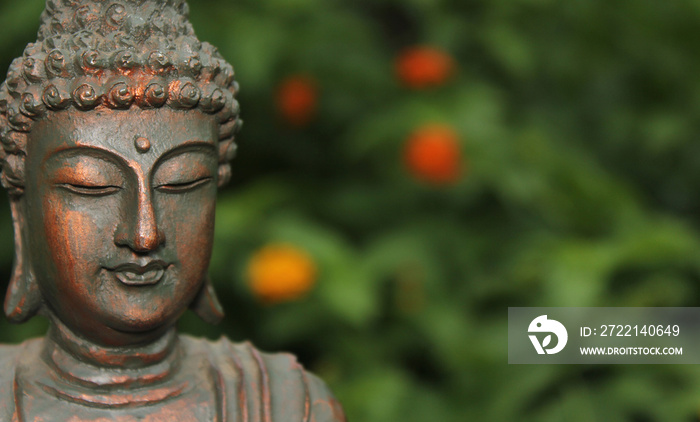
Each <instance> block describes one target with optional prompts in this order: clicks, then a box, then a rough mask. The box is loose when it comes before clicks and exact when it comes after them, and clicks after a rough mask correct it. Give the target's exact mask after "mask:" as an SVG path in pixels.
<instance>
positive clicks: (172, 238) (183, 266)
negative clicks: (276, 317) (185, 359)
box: [0, 0, 240, 345]
mask: <svg viewBox="0 0 700 422" xmlns="http://www.w3.org/2000/svg"><path fill="white" fill-rule="evenodd" d="M187 13H188V10H187V4H186V3H185V1H184V0H117V1H113V2H112V1H102V0H93V1H87V0H47V3H46V10H45V11H44V13H43V14H42V18H41V26H40V29H39V34H38V39H37V41H36V42H35V43H32V44H29V45H28V46H27V48H26V49H25V51H24V54H23V56H22V57H20V58H17V59H15V60H14V61H13V62H12V64H11V66H10V69H9V71H8V75H7V80H6V81H5V82H4V83H3V84H2V86H0V141H1V142H2V149H1V150H0V161H1V162H2V173H1V176H0V177H1V181H2V185H3V186H4V187H5V188H7V189H8V191H9V194H10V202H11V208H12V217H13V221H14V230H15V248H16V259H15V268H14V272H13V276H12V280H11V282H10V286H9V288H8V292H7V296H6V300H5V313H6V314H7V316H8V317H9V318H10V319H11V320H13V321H15V322H21V321H24V320H26V319H28V318H30V317H31V316H33V315H34V314H35V313H37V312H39V311H42V310H43V311H45V312H46V313H47V314H49V315H50V316H51V317H55V318H57V319H59V320H60V321H61V322H62V323H64V324H65V325H66V326H68V327H69V328H70V329H72V330H74V331H75V332H77V333H78V334H81V335H83V336H85V337H86V338H88V339H90V340H93V341H95V342H98V343H102V344H108V345H122V344H128V343H130V342H132V343H133V342H141V341H148V339H151V338H155V337H156V336H158V335H159V334H160V333H162V332H163V331H164V330H166V329H168V328H169V327H170V326H172V325H173V324H174V322H175V321H176V320H177V318H178V317H179V316H180V314H181V313H182V312H184V310H185V309H186V308H187V307H188V306H189V307H191V308H193V309H194V310H195V312H196V313H197V314H198V315H200V316H201V317H203V318H204V319H205V320H207V321H210V322H214V321H215V320H217V319H219V318H220V317H221V316H222V313H221V309H220V306H219V305H218V303H217V301H216V298H215V296H214V294H213V290H212V289H211V286H210V284H209V283H208V281H207V277H206V273H207V267H208V263H209V257H210V254H211V245H212V241H213V228H214V223H213V221H214V205H215V196H216V189H217V186H223V185H224V184H226V183H227V181H228V180H229V178H230V172H231V170H230V165H229V161H230V160H231V159H232V158H233V155H234V153H235V148H236V147H235V144H234V140H233V135H234V133H235V132H236V130H237V128H238V126H239V125H240V120H239V119H238V104H237V102H236V100H235V98H234V96H235V94H236V92H237V84H236V83H235V82H234V80H233V68H232V67H231V65H229V64H228V63H227V62H225V61H224V60H223V58H221V56H220V55H219V54H218V52H217V51H216V49H215V48H214V47H213V46H211V45H210V44H208V43H205V42H200V41H199V40H198V39H197V38H196V36H195V34H194V32H193V30H192V27H191V25H190V23H189V22H188V20H187Z"/></svg>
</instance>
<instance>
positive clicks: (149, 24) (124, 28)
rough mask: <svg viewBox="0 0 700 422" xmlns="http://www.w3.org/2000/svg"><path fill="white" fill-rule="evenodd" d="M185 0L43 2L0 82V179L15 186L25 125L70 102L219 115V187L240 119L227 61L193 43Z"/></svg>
mask: <svg viewBox="0 0 700 422" xmlns="http://www.w3.org/2000/svg"><path fill="white" fill-rule="evenodd" d="M188 12H189V9H188V6H187V3H186V2H185V0H117V1H110V0H47V1H46V9H45V10H44V12H43V13H42V15H41V25H40V27H39V32H38V35H37V41H36V42H34V43H31V44H29V45H27V47H26V49H25V50H24V54H23V55H22V57H18V58H16V59H15V60H13V62H12V64H11V65H10V68H9V70H8V72H7V79H6V80H5V82H3V83H2V85H0V141H1V143H2V149H0V161H1V162H2V174H1V175H0V180H1V182H2V185H3V186H4V187H5V188H7V189H8V191H9V192H10V194H12V195H21V194H22V193H23V190H24V157H25V155H26V145H27V134H28V133H29V132H30V131H31V128H32V123H33V122H34V121H36V120H40V119H42V118H43V117H45V116H46V114H47V113H51V112H52V111H58V110H64V109H67V108H69V107H74V108H76V109H78V110H83V111H89V110H94V109H98V108H101V107H106V108H110V109H128V108H130V107H134V106H136V107H141V108H159V107H170V108H173V109H193V108H197V109H198V110H201V111H202V112H204V113H207V114H212V115H214V116H215V118H216V120H217V122H218V123H219V186H223V185H224V184H226V183H227V182H228V180H229V179H230V176H231V167H230V164H229V162H230V160H231V159H232V158H233V156H234V155H235V151H236V145H235V143H234V139H233V137H234V134H235V132H236V131H237V129H238V127H239V126H240V119H239V118H238V114H239V107H238V102H237V101H236V99H235V98H234V97H235V95H236V94H237V92H238V84H237V83H236V82H235V81H234V72H233V67H232V66H231V65H230V64H229V63H227V62H226V61H225V60H224V59H223V58H222V57H221V55H220V54H219V53H218V51H217V49H216V48H215V47H214V46H212V45H211V44H209V43H206V42H201V41H199V40H198V39H197V36H196V35H195V33H194V30H193V29H192V25H191V24H190V22H189V21H188Z"/></svg>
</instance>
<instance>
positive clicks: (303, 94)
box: [276, 75, 318, 126]
mask: <svg viewBox="0 0 700 422" xmlns="http://www.w3.org/2000/svg"><path fill="white" fill-rule="evenodd" d="M317 100H318V92H317V90H316V85H315V83H314V82H313V80H311V79H310V78H308V77H306V76H301V75H295V76H290V77H288V78H286V79H285V80H283V81H282V83H281V84H280V85H279V86H278V87H277V94H276V102H277V110H278V111H279V113H280V115H281V116H282V118H283V119H284V120H285V121H286V122H287V123H289V124H291V125H293V126H304V125H306V124H308V123H309V122H310V121H311V119H312V118H313V117H314V115H315V114H316V106H317Z"/></svg>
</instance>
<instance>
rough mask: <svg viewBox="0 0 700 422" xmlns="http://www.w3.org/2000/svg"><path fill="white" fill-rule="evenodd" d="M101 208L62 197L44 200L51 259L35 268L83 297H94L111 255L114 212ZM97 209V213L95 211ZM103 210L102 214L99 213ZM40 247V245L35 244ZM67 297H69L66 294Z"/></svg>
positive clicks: (60, 287)
mask: <svg viewBox="0 0 700 422" xmlns="http://www.w3.org/2000/svg"><path fill="white" fill-rule="evenodd" d="M105 205H107V204H101V205H99V206H98V205H97V204H95V206H87V207H86V206H81V204H80V201H77V202H76V201H67V200H66V198H63V197H62V196H61V195H53V194H47V195H45V196H44V200H43V207H42V209H43V228H44V230H43V232H44V234H45V236H44V237H43V242H42V241H41V240H39V242H40V243H43V245H42V246H43V248H42V249H44V248H45V250H46V251H47V255H48V257H49V258H50V259H48V260H46V259H44V260H41V261H43V262H36V263H35V266H36V265H38V266H40V267H43V268H35V270H39V271H38V272H39V273H40V274H43V275H44V276H48V278H49V279H50V280H53V283H54V284H57V285H58V286H56V288H57V289H58V290H59V292H58V294H61V292H60V291H61V290H70V291H72V292H73V294H77V295H79V296H83V295H90V294H93V293H94V292H90V291H89V290H90V289H91V287H94V283H93V281H94V280H95V277H96V276H97V275H98V274H99V271H100V269H101V263H102V261H103V259H104V257H105V256H108V255H109V254H110V250H109V248H107V247H105V246H106V245H107V244H108V237H109V236H106V235H105V234H107V233H108V230H109V226H110V224H109V223H108V221H109V219H110V218H109V217H110V215H111V214H112V213H111V212H109V210H110V209H115V207H110V206H105ZM93 208H94V209H93ZM100 208H101V209H102V210H103V211H102V214H101V215H100V214H99V213H97V210H98V209H100ZM34 243H37V242H34ZM64 294H65V293H64Z"/></svg>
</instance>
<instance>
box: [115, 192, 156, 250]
mask: <svg viewBox="0 0 700 422" xmlns="http://www.w3.org/2000/svg"><path fill="white" fill-rule="evenodd" d="M134 211H135V212H134ZM127 214H129V215H125V216H124V218H123V219H122V224H120V227H119V228H118V230H117V233H116V236H115V243H116V244H117V245H118V246H128V247H129V248H131V249H132V250H134V251H135V252H142V253H143V252H151V251H153V250H155V249H157V248H158V247H159V246H160V245H162V244H163V243H165V235H164V234H163V232H162V230H160V228H159V227H158V221H157V220H156V213H155V208H154V206H153V200H152V198H151V195H150V193H149V192H148V191H144V190H139V192H138V199H137V206H136V210H133V209H129V210H128V211H127ZM134 214H135V215H134Z"/></svg>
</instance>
